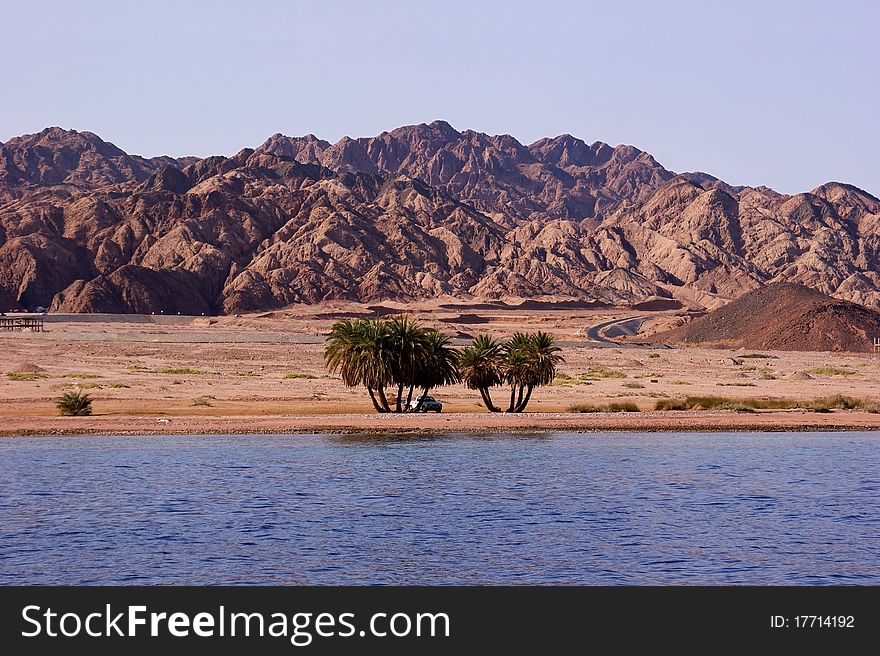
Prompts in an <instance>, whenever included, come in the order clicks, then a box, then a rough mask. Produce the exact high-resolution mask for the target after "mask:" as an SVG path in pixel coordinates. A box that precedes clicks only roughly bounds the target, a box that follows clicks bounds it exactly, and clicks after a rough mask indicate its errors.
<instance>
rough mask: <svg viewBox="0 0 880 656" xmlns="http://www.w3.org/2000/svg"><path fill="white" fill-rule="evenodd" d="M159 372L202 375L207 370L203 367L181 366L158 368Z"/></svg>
mask: <svg viewBox="0 0 880 656" xmlns="http://www.w3.org/2000/svg"><path fill="white" fill-rule="evenodd" d="M156 373H157V374H171V375H173V376H202V375H204V374H206V373H208V372H207V371H202V370H201V369H190V368H189V367H180V368H178V369H156Z"/></svg>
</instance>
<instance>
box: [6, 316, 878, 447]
mask: <svg viewBox="0 0 880 656" xmlns="http://www.w3.org/2000/svg"><path fill="white" fill-rule="evenodd" d="M400 312H406V313H407V314H409V315H410V316H412V317H414V318H415V319H417V320H418V321H420V322H421V323H422V324H423V325H426V326H430V327H433V328H436V329H438V330H441V331H442V332H444V333H446V334H447V335H449V336H451V337H453V338H454V340H455V343H456V344H457V345H462V346H463V345H465V344H467V343H468V342H469V341H470V338H471V337H473V336H475V335H477V334H480V333H488V334H491V335H493V336H496V337H498V338H502V339H503V338H505V337H508V336H510V335H511V334H512V333H513V332H515V331H518V330H530V331H531V330H544V331H546V332H549V333H551V334H553V335H554V336H555V337H556V339H557V340H558V343H559V345H560V346H561V348H562V351H561V355H562V356H563V357H564V358H565V362H564V363H562V364H561V365H560V367H559V372H560V374H559V376H558V377H557V379H556V380H555V381H554V383H553V384H551V385H549V386H546V387H542V388H540V389H537V390H536V391H535V392H534V394H533V396H532V400H531V402H530V404H529V406H528V409H527V412H525V413H524V414H520V415H509V414H497V413H495V414H493V413H489V412H487V411H486V409H485V408H484V407H483V406H482V404H481V402H480V395H479V393H477V392H476V391H473V390H469V389H467V388H466V387H464V386H463V385H454V386H449V387H444V388H440V389H435V390H432V395H433V396H435V397H436V398H437V399H438V400H440V401H442V403H443V412H442V413H441V414H404V415H394V414H391V415H389V414H383V415H380V414H376V413H375V412H374V411H373V408H372V405H371V403H370V401H369V398H368V396H367V394H366V392H365V390H364V389H362V388H347V387H345V386H344V385H343V384H342V382H341V381H340V380H339V379H338V378H337V377H335V376H332V375H330V374H328V372H327V371H326V369H325V367H324V363H323V344H324V336H325V335H326V333H327V331H328V330H329V329H330V327H331V326H332V324H333V322H334V321H336V320H338V319H339V318H344V317H357V316H377V315H386V314H394V313H400ZM675 320H676V313H675V312H674V311H647V312H646V311H635V310H633V309H627V308H612V309H589V308H586V309H571V308H563V309H546V308H542V309H539V310H534V309H518V308H515V307H511V308H497V307H494V308H493V307H491V306H490V305H486V304H476V305H472V306H468V305H462V304H455V303H450V302H445V303H444V302H443V300H442V299H441V300H437V301H431V302H425V303H423V304H421V305H413V304H395V303H385V304H383V305H380V306H377V305H366V304H359V303H347V302H333V303H321V304H316V305H303V306H293V307H291V308H288V309H285V310H282V311H274V312H267V313H260V314H249V315H244V316H223V317H201V316H199V317H183V316H148V315H147V316H138V315H62V314H49V315H48V316H47V322H46V325H45V331H44V332H5V333H0V372H2V375H0V435H3V436H18V435H59V434H62V435H63V434H114V435H124V434H132V435H142V434H177V433H191V434H211V433H302V432H308V433H314V432H321V433H324V432H326V433H347V432H376V433H383V434H393V433H397V432H414V431H424V432H426V433H432V432H434V433H437V432H477V433H487V432H540V431H545V430H546V431H549V430H577V431H608V430H612V431H613V430H620V431H625V430H638V431H690V430H700V431H706V430H835V429H841V430H842V429H845V430H857V429H877V428H880V414H877V413H876V412H870V411H868V410H866V409H864V408H862V409H842V408H830V409H825V410H824V411H818V412H817V411H816V409H815V408H809V407H801V408H792V409H760V408H759V409H752V408H746V407H742V408H738V407H737V402H738V401H747V400H765V399H777V400H778V399H781V400H785V401H798V402H802V403H796V404H793V405H803V406H809V405H810V403H812V402H813V401H815V400H817V399H828V398H832V397H835V396H838V395H839V396H847V397H852V398H856V399H859V400H860V401H863V402H865V407H868V408H869V409H876V408H870V404H872V403H880V356H877V355H875V354H873V353H830V352H799V351H771V350H766V351H765V350H761V351H747V350H744V349H737V350H733V349H725V348H712V349H708V348H694V347H688V348H681V347H677V346H675V345H669V344H662V343H653V342H652V341H651V338H650V333H649V334H639V335H634V336H632V335H630V336H628V335H626V334H623V333H626V332H631V330H623V331H621V330H619V329H615V326H616V325H617V326H621V325H622V326H623V327H624V328H627V327H629V328H632V327H637V326H639V325H640V324H641V325H642V326H643V328H644V329H646V330H648V331H650V332H654V331H659V330H662V329H663V327H664V326H666V325H672V324H673V323H674V322H675ZM615 322H619V323H615ZM77 387H78V388H80V389H84V390H85V391H87V392H88V393H89V394H90V395H91V397H92V399H93V413H94V414H93V415H92V416H89V417H61V416H59V413H58V410H57V408H56V407H55V402H56V401H57V399H58V397H59V396H60V395H61V394H63V393H64V392H65V391H68V390H71V389H75V388H77ZM506 395H507V390H506V388H504V387H498V388H494V389H493V394H492V396H493V399H495V400H496V403H498V405H504V401H505V398H506ZM701 396H702V397H705V396H716V397H725V398H726V399H729V400H730V403H729V404H728V405H730V407H731V408H734V409H721V410H717V409H713V410H702V409H689V410H657V409H656V405H657V403H658V401H663V400H678V399H684V398H686V397H701ZM623 403H626V404H635V406H636V407H637V408H638V411H637V412H635V411H629V412H579V411H578V410H579V409H582V407H583V406H585V405H586V406H588V408H591V409H607V406H608V404H623ZM820 405H821V404H820Z"/></svg>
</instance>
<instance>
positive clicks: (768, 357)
mask: <svg viewBox="0 0 880 656" xmlns="http://www.w3.org/2000/svg"><path fill="white" fill-rule="evenodd" d="M739 357H740V358H747V359H748V358H754V359H756V360H778V359H779V358H777V357H776V356H775V355H766V354H764V353H746V354H745V355H741V356H739Z"/></svg>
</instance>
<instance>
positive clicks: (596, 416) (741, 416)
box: [0, 410, 880, 439]
mask: <svg viewBox="0 0 880 656" xmlns="http://www.w3.org/2000/svg"><path fill="white" fill-rule="evenodd" d="M166 422H167V423H166ZM3 423H4V426H3V428H0V437H2V438H10V439H13V438H16V437H57V436H70V437H75V436H111V435H112V436H131V437H136V436H154V435H296V434H301V435H314V434H340V435H342V434H348V435H351V434H363V435H376V436H390V435H394V434H410V435H412V434H420V435H438V434H444V433H471V434H478V435H487V434H495V433H512V434H529V433H532V434H533V433H544V432H577V433H595V432H640V433H694V432H713V433H720V432H783V431H784V432H825V431H827V432H844V431H878V430H880V414H876V413H868V412H862V411H857V410H837V411H834V412H831V413H816V412H808V411H802V410H796V411H793V410H784V411H757V412H753V413H738V412H735V411H730V410H724V411H669V412H640V413H588V414H578V413H525V414H521V415H506V414H491V413H446V414H438V415H427V414H418V415H379V414H321V415H270V416H265V415H264V416H247V415H240V416H223V417H208V416H183V417H173V418H168V417H156V416H118V415H104V416H102V415H93V416H91V417H5V418H4V422H3Z"/></svg>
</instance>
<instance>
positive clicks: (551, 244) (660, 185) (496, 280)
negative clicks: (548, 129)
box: [0, 121, 880, 313]
mask: <svg viewBox="0 0 880 656" xmlns="http://www.w3.org/2000/svg"><path fill="white" fill-rule="evenodd" d="M878 223H880V200H878V199H877V198H875V197H874V196H872V195H871V194H869V193H868V192H865V191H863V190H861V189H858V188H857V187H854V186H852V185H847V184H845V183H837V182H828V183H826V184H823V185H820V186H819V187H816V188H815V189H813V190H812V191H810V192H804V193H802V194H795V195H785V194H780V193H778V192H775V191H773V190H771V189H769V188H766V187H748V186H733V185H728V184H727V183H725V182H724V181H722V180H719V179H718V178H715V177H714V176H711V175H709V174H706V173H700V172H691V173H675V172H672V171H669V170H667V169H666V168H664V167H663V166H662V165H661V164H659V163H658V162H657V161H656V160H655V159H654V158H653V157H652V156H651V155H650V154H648V153H645V152H644V151H641V150H639V149H638V148H635V147H633V146H626V145H623V146H613V147H612V146H609V145H608V144H605V143H603V142H600V141H597V142H594V143H593V144H587V143H586V142H584V141H582V140H580V139H577V138H576V137H573V136H571V135H558V136H556V137H547V138H543V139H539V140H537V141H535V142H533V143H532V144H530V145H524V144H521V143H520V142H519V141H517V140H516V139H515V138H513V137H511V136H510V135H487V134H483V133H479V132H475V131H472V130H464V131H458V130H456V129H454V128H453V127H452V126H450V125H449V124H448V123H446V122H443V121H435V122H433V123H431V124H419V125H414V126H404V127H401V128H397V129H395V130H392V131H390V132H383V133H381V134H380V135H377V136H375V137H361V138H357V139H352V138H349V137H344V138H343V139H340V140H339V141H337V142H336V143H335V144H331V143H330V142H328V141H325V140H321V139H319V138H317V137H315V136H314V135H310V134H309V135H305V136H303V137H287V136H284V135H281V134H280V133H277V134H275V135H272V136H271V137H269V138H268V139H267V140H266V141H265V142H264V143H263V144H261V145H259V146H257V147H256V148H245V149H242V150H241V151H239V152H238V153H236V154H235V155H233V156H231V157H225V156H213V157H206V158H202V159H195V158H170V157H159V158H144V157H140V156H136V155H128V154H127V153H125V152H124V151H122V150H121V149H118V148H116V146H114V145H113V144H110V143H109V142H105V141H103V140H101V139H100V137H97V135H94V134H93V133H90V132H76V131H65V130H61V129H60V128H47V129H46V130H43V131H41V132H40V133H38V134H36V135H23V136H21V137H15V138H12V139H9V140H7V141H6V142H5V143H4V144H2V145H0V299H2V300H5V302H4V305H13V306H18V307H35V306H38V305H42V306H49V305H51V307H52V308H53V309H56V310H64V311H112V312H124V311H156V312H159V311H174V312H178V311H179V312H185V313H202V312H205V313H215V312H241V311H249V310H263V309H271V308H277V307H282V306H284V305H287V304H290V303H297V302H305V303H314V302H319V301H321V300H329V299H351V300H364V301H374V300H382V299H396V300H406V299H418V298H429V297H436V296H441V295H453V296H462V297H468V298H485V299H497V298H517V299H522V298H539V297H540V298H556V299H577V300H590V301H593V300H595V301H601V302H607V303H635V302H640V301H643V300H645V299H647V298H654V297H660V298H675V299H678V300H679V301H681V302H682V303H683V304H685V305H691V306H709V305H713V304H717V302H718V300H721V301H724V300H727V299H730V298H735V297H737V296H739V295H741V294H742V293H744V292H746V291H749V290H751V289H755V288H757V287H760V286H762V285H765V284H768V283H770V282H775V281H782V280H790V281H794V282H800V283H803V284H807V285H809V286H811V287H815V288H817V289H819V290H820V291H822V292H823V293H827V294H831V295H834V296H836V297H838V298H842V299H845V300H850V301H855V302H858V303H862V304H866V305H869V306H873V307H878V306H880V275H878V273H877V272H878V266H880V234H878Z"/></svg>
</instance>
